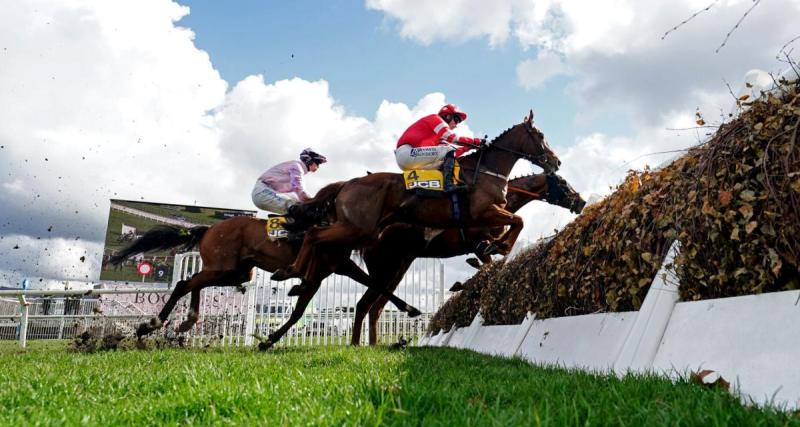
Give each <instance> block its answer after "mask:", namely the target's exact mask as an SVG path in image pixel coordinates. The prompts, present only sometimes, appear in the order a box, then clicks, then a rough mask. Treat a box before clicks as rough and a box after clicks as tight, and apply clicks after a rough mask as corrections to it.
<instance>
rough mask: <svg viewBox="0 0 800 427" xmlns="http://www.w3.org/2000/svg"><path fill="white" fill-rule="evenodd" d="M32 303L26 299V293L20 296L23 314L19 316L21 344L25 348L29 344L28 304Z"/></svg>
mask: <svg viewBox="0 0 800 427" xmlns="http://www.w3.org/2000/svg"><path fill="white" fill-rule="evenodd" d="M29 305H31V304H30V303H29V302H28V301H26V300H25V295H20V296H19V306H20V308H21V309H22V315H21V316H20V318H19V346H20V347H22V348H25V347H26V346H27V345H28V306H29Z"/></svg>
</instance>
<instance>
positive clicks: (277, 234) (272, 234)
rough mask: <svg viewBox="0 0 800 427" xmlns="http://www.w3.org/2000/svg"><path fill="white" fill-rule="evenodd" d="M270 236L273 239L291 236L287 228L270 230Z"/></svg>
mask: <svg viewBox="0 0 800 427" xmlns="http://www.w3.org/2000/svg"><path fill="white" fill-rule="evenodd" d="M268 235H269V237H271V238H273V239H280V238H284V237H288V236H289V232H288V231H286V230H270V231H269V233H268Z"/></svg>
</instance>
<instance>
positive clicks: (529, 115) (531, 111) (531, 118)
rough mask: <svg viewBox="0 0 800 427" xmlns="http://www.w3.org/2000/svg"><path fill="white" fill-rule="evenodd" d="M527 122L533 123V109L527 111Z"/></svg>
mask: <svg viewBox="0 0 800 427" xmlns="http://www.w3.org/2000/svg"><path fill="white" fill-rule="evenodd" d="M528 122H530V124H533V110H530V113H528Z"/></svg>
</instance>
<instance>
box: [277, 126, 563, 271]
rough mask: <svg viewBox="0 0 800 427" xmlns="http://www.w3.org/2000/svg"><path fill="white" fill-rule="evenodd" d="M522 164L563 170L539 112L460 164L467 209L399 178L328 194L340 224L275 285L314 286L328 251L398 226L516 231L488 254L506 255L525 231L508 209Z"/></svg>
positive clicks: (353, 184) (313, 236)
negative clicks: (425, 195)
mask: <svg viewBox="0 0 800 427" xmlns="http://www.w3.org/2000/svg"><path fill="white" fill-rule="evenodd" d="M521 158H522V159H526V160H529V161H531V162H533V163H535V164H537V165H538V166H540V167H542V168H543V169H544V170H545V172H548V173H549V172H554V171H556V170H557V169H558V167H559V166H560V164H561V161H560V160H558V158H557V157H556V155H555V154H554V153H553V151H552V150H550V147H549V146H548V145H547V142H546V141H545V138H544V135H543V134H542V133H541V132H540V131H539V130H538V129H537V128H536V127H534V126H533V111H531V112H530V114H529V115H528V116H527V117H525V119H524V120H523V122H522V123H520V124H518V125H515V126H513V127H511V128H510V129H508V130H506V131H505V132H503V133H502V134H501V135H500V136H498V137H497V138H495V139H494V140H493V141H492V143H491V144H489V145H487V146H486V147H485V148H482V149H480V150H477V151H475V152H473V153H471V154H469V155H466V156H463V157H461V158H460V159H459V163H460V165H461V169H462V171H463V173H464V174H465V175H466V176H467V177H471V181H472V182H471V183H470V191H469V192H468V193H466V194H464V195H463V197H461V198H460V199H461V200H460V201H459V200H458V199H457V198H456V197H453V198H452V199H451V198H447V197H443V198H429V199H422V198H419V197H417V196H416V195H414V194H413V193H412V192H409V191H406V189H405V185H404V183H403V175H402V174H398V173H374V174H371V175H367V176H364V177H361V178H355V179H351V180H350V181H347V182H345V183H344V185H343V186H342V187H341V188H340V189H339V191H338V193H335V192H333V191H329V192H327V194H328V195H329V197H330V200H331V201H333V205H334V206H335V214H333V215H331V216H333V217H334V218H335V222H333V223H332V224H330V225H327V226H315V227H312V228H310V229H309V230H308V231H307V232H306V236H305V239H304V240H303V245H302V247H301V248H300V252H299V253H298V255H297V258H296V259H295V261H294V263H293V264H292V265H291V266H289V268H287V269H285V270H279V271H277V272H275V273H274V274H273V275H272V278H273V279H274V280H285V279H288V278H290V277H301V278H303V279H304V280H306V281H308V282H310V281H311V278H313V277H314V276H315V275H316V270H317V269H318V268H320V266H321V265H324V263H323V261H322V258H323V257H324V256H325V255H324V254H325V252H326V251H330V250H334V251H339V250H343V251H344V250H353V249H357V248H360V247H365V246H367V245H370V244H372V243H374V241H375V240H377V237H378V233H379V232H380V231H381V229H382V228H383V227H384V226H386V225H389V224H392V223H394V222H407V223H410V224H414V225H424V226H430V227H436V228H452V227H472V226H483V227H504V226H510V228H509V229H508V231H506V232H505V233H503V234H502V235H501V236H500V237H498V238H497V239H495V240H494V241H493V242H492V243H491V245H489V247H487V252H492V251H497V252H499V253H501V254H507V253H508V252H509V251H510V250H511V247H512V246H513V245H514V242H515V241H516V240H517V237H518V236H519V233H520V232H521V231H522V218H520V217H519V216H517V215H514V214H513V213H511V212H509V211H507V210H505V209H504V208H503V206H505V203H506V199H505V193H506V184H507V183H508V174H509V173H510V172H511V169H512V168H513V167H514V164H515V163H516V162H517V160H519V159H521ZM468 181H470V179H468Z"/></svg>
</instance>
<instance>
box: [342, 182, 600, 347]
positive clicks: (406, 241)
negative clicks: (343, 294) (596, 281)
mask: <svg viewBox="0 0 800 427" xmlns="http://www.w3.org/2000/svg"><path fill="white" fill-rule="evenodd" d="M508 190H509V193H508V196H507V199H508V203H507V204H506V206H505V209H506V210H508V211H509V212H516V211H518V210H519V209H521V208H522V207H523V206H525V205H526V204H528V203H529V202H531V201H533V200H542V199H544V200H546V201H547V202H548V203H550V204H552V205H556V206H561V207H564V208H567V209H569V210H570V211H571V212H574V213H576V214H577V213H580V212H581V211H582V210H583V207H584V206H585V205H586V202H585V201H584V200H583V199H582V198H581V196H580V194H578V192H576V191H575V190H574V189H573V188H572V187H571V186H570V185H569V184H568V183H567V182H566V181H565V180H564V178H561V177H560V176H558V175H555V174H553V175H544V174H537V175H529V176H525V177H521V178H515V179H513V180H511V181H509V182H508ZM501 232H502V228H499V227H496V228H489V227H471V228H466V229H454V228H450V229H446V230H443V231H442V232H441V233H440V234H439V235H437V236H436V237H434V238H433V239H431V240H429V241H427V240H426V239H425V228H424V227H418V226H411V225H408V224H402V223H401V224H394V225H391V226H389V227H387V228H386V229H385V230H383V232H382V233H381V235H380V238H379V239H378V241H377V242H376V243H375V244H374V245H372V246H369V247H367V248H365V249H363V250H362V257H363V258H364V263H365V264H366V267H367V269H368V271H369V275H370V278H372V280H373V283H374V284H376V285H380V286H382V287H383V288H385V289H386V290H387V291H390V292H394V290H395V289H397V286H398V285H399V284H400V282H401V281H402V280H403V276H404V275H405V273H406V271H407V270H408V268H409V267H410V266H411V264H412V263H413V262H414V260H415V259H417V258H450V257H454V256H459V255H465V254H469V253H472V252H474V253H475V255H477V256H478V258H479V259H480V260H481V261H482V262H488V261H490V259H491V258H490V254H486V253H485V252H484V250H483V248H484V247H485V245H486V242H487V240H489V239H492V238H493V237H496V236H497V235H499V234H500V233H501ZM468 261H470V260H468ZM475 261H476V262H477V260H475ZM470 265H475V264H473V263H471V262H470ZM386 302H387V300H386V299H385V298H383V297H382V296H381V295H380V294H379V293H377V292H375V290H373V289H368V290H367V291H366V292H365V293H364V295H363V296H362V297H361V299H360V300H359V301H358V304H357V305H356V315H355V322H354V323H353V335H352V341H351V343H352V345H359V344H360V341H361V328H362V323H363V321H364V317H365V316H366V315H367V312H369V343H370V345H375V344H376V343H377V341H378V319H379V318H380V316H381V313H382V312H383V307H384V306H385V305H386Z"/></svg>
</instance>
